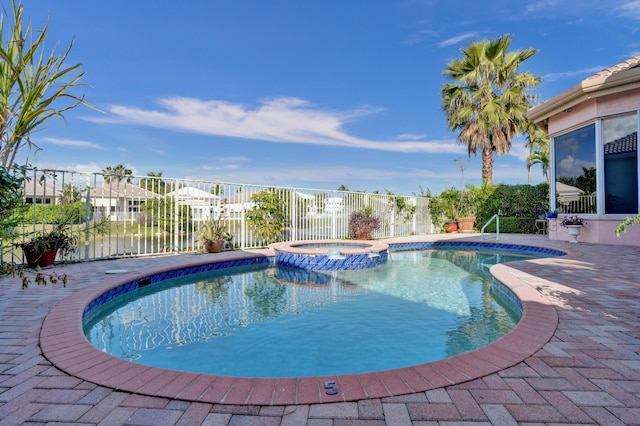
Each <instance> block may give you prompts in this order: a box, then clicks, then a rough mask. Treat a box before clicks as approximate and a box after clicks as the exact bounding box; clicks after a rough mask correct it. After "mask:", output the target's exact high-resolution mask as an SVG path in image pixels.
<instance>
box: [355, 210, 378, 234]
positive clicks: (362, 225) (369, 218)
mask: <svg viewBox="0 0 640 426" xmlns="http://www.w3.org/2000/svg"><path fill="white" fill-rule="evenodd" d="M378 229H380V218H379V217H377V216H374V215H373V214H372V212H371V210H370V209H369V210H366V209H365V210H363V211H354V212H351V214H350V215H349V236H350V237H351V238H355V239H357V240H362V239H365V240H368V239H370V238H371V233H372V232H375V231H377V230H378Z"/></svg>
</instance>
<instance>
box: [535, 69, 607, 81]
mask: <svg viewBox="0 0 640 426" xmlns="http://www.w3.org/2000/svg"><path fill="white" fill-rule="evenodd" d="M605 68H607V67H604V66H596V67H590V68H583V69H581V70H574V71H564V72H555V73H549V74H545V75H543V76H542V81H556V80H560V79H562V78H568V77H576V76H577V77H580V76H584V77H590V76H592V75H593V74H596V73H598V72H600V71H602V70H603V69H605Z"/></svg>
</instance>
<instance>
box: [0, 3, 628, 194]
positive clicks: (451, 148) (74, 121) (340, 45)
mask: <svg viewBox="0 0 640 426" xmlns="http://www.w3.org/2000/svg"><path fill="white" fill-rule="evenodd" d="M2 4H3V6H4V8H5V10H10V7H11V6H10V2H8V1H7V0H3V1H2ZM23 5H24V7H25V18H27V19H30V20H31V22H32V24H33V26H34V27H35V28H41V27H42V26H43V24H44V23H45V22H46V21H47V19H48V20H49V29H48V38H47V40H48V42H47V48H48V49H53V48H54V47H55V43H56V42H58V41H59V42H60V45H59V47H58V49H59V50H61V49H62V48H64V47H66V46H67V45H68V43H69V42H70V41H71V40H72V39H73V40H75V41H74V43H75V44H74V47H73V50H72V52H71V55H70V61H69V63H70V64H71V63H78V62H80V63H82V64H83V69H84V71H85V72H86V76H85V77H84V79H83V81H84V83H85V84H87V86H86V87H84V88H83V89H82V91H83V92H84V93H85V94H86V100H87V101H88V102H89V103H91V104H92V105H94V106H96V107H97V108H99V109H101V110H103V111H104V112H105V113H104V114H101V113H97V112H94V111H92V110H90V109H87V108H82V107H81V108H77V109H75V110H73V111H70V112H68V113H66V115H65V118H66V121H61V120H55V119H54V120H50V121H49V122H47V123H45V125H44V127H43V128H42V130H41V131H39V132H37V133H35V134H34V135H33V136H32V139H33V141H34V142H35V143H36V144H38V145H39V146H40V147H41V148H42V151H39V152H38V153H36V154H34V153H31V154H30V155H29V156H28V158H26V157H27V156H26V155H23V156H22V158H21V160H22V161H25V160H27V161H29V162H30V163H31V164H34V165H37V166H38V167H41V168H43V167H49V168H56V169H64V170H79V171H100V170H102V169H104V168H105V167H106V166H115V165H117V164H120V163H121V164H125V165H127V166H128V167H129V168H131V169H132V170H133V171H134V173H135V174H136V175H146V174H147V172H149V171H154V172H162V173H163V176H166V177H187V178H197V179H205V180H215V181H221V182H229V183H249V184H264V185H277V186H292V187H306V188H318V189H337V188H338V187H339V186H340V185H346V186H347V187H348V188H349V189H351V190H364V191H368V192H371V191H374V190H379V191H383V190H385V189H387V190H390V191H391V192H393V193H396V194H403V195H410V194H412V193H417V192H419V191H420V187H422V188H424V189H427V188H428V189H430V190H431V192H433V193H434V194H437V193H439V192H440V191H442V190H443V189H445V188H448V187H451V186H454V185H455V186H460V185H461V182H462V181H463V180H464V183H474V184H479V183H480V181H481V158H480V156H477V157H471V158H469V157H468V155H467V150H466V146H464V145H460V144H458V143H457V142H456V136H457V134H454V133H450V132H449V131H448V130H447V124H446V120H445V117H444V114H443V113H442V112H441V110H440V97H439V90H440V87H441V86H442V85H443V84H444V83H445V79H444V77H443V76H442V70H443V69H444V67H445V65H446V63H447V62H449V61H450V60H452V59H454V58H456V57H459V56H460V48H461V47H463V46H465V45H466V44H468V43H469V42H471V41H475V40H480V39H486V38H495V37H499V36H501V35H503V34H507V33H508V34H512V35H513V42H512V44H511V48H512V49H522V48H526V47H534V48H537V49H539V50H540V52H539V53H538V54H537V55H535V56H534V57H533V58H531V59H529V60H528V61H526V62H525V63H524V65H523V67H522V68H521V70H522V71H528V72H531V73H533V74H536V75H539V76H541V77H542V83H541V84H540V85H539V86H538V88H537V89H536V93H537V96H538V97H539V99H540V100H541V101H543V100H546V99H549V98H551V97H553V96H555V95H556V94H558V93H560V92H562V91H564V90H566V89H568V88H570V87H572V86H574V85H576V84H578V83H579V82H580V81H581V80H582V79H584V78H586V77H588V76H589V75H592V74H594V73H596V72H598V71H600V70H601V69H603V68H606V67H609V66H611V65H613V64H616V63H618V62H620V61H622V60H625V59H627V58H629V57H631V56H634V55H637V54H639V53H640V0H622V1H615V0H613V1H612V0H608V1H606V2H605V1H602V0H597V1H595V0H542V1H528V0H518V1H513V0H492V1H487V2H479V1H476V0H469V1H466V0H462V1H456V2H453V1H438V0H398V1H392V0H323V1H299V0H286V1H285V0H273V1H265V0H233V1H232V0H228V1H205V0H192V1H186V2H176V1H142V0H139V1H121V0H111V1H108V2H107V1H103V2H93V1H86V0H65V1H56V2H51V1H44V0H24V1H23ZM7 8H9V9H7ZM23 153H24V154H26V152H23ZM526 154H527V152H526V150H525V148H524V139H523V138H519V139H516V140H514V142H513V147H512V149H511V152H510V154H508V155H504V156H496V157H495V162H494V178H493V179H494V183H508V184H515V183H526V182H527V171H526V166H525V158H526ZM457 159H461V160H462V162H458V163H456V160H457ZM459 164H462V165H464V167H465V170H464V174H463V176H462V175H461V173H460V170H459ZM532 175H533V183H538V182H540V181H542V179H543V176H542V172H541V169H540V168H539V167H537V168H535V169H534V170H533V171H532Z"/></svg>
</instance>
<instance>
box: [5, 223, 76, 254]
mask: <svg viewBox="0 0 640 426" xmlns="http://www.w3.org/2000/svg"><path fill="white" fill-rule="evenodd" d="M15 245H16V246H18V247H20V248H21V249H22V250H23V251H24V250H31V251H33V252H36V253H42V252H44V251H48V250H54V251H58V252H59V253H60V255H61V256H62V257H65V256H67V255H69V254H71V253H74V252H75V251H76V250H77V246H78V237H77V235H72V234H71V233H70V232H69V226H68V225H66V224H57V225H55V226H54V227H53V228H52V229H51V230H49V231H46V232H41V231H38V232H35V233H34V234H33V235H32V236H31V237H30V238H29V239H28V240H26V241H24V242H19V243H16V244H15Z"/></svg>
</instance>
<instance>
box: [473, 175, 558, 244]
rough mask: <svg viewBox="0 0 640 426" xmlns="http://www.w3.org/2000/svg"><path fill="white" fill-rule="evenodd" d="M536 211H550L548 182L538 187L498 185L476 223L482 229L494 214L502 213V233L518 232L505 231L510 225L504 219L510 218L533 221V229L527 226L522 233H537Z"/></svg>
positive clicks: (485, 201)
mask: <svg viewBox="0 0 640 426" xmlns="http://www.w3.org/2000/svg"><path fill="white" fill-rule="evenodd" d="M536 210H542V211H548V210H549V185H548V184H547V183H546V182H545V183H541V184H539V185H536V186H531V185H496V186H494V187H492V188H491V191H490V193H488V194H487V197H486V199H485V200H484V202H483V203H482V206H481V208H480V209H479V211H478V215H477V220H476V223H477V224H478V225H479V226H480V227H482V225H484V224H485V223H487V221H488V220H489V219H491V217H493V215H494V214H496V213H498V211H500V212H501V219H500V232H518V231H505V229H506V228H505V227H507V226H509V225H506V224H505V220H504V219H506V218H509V217H513V218H524V219H531V220H530V222H531V223H532V224H533V225H532V227H531V226H529V225H526V226H525V227H524V228H523V229H522V230H521V231H520V232H523V233H528V232H535V219H536V218H537V216H538V214H537V213H536ZM525 222H526V221H525ZM525 222H522V223H523V224H524V223H525ZM494 230H495V228H494ZM525 230H528V231H525Z"/></svg>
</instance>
